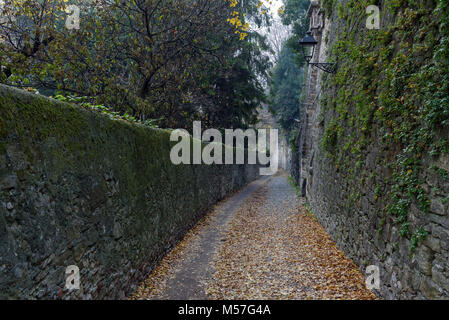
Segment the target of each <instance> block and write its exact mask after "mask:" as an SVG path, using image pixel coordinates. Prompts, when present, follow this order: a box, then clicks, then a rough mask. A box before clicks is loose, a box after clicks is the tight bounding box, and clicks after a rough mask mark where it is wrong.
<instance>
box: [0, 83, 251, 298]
mask: <svg viewBox="0 0 449 320" xmlns="http://www.w3.org/2000/svg"><path fill="white" fill-rule="evenodd" d="M0 119H1V121H0V132H8V135H7V136H3V135H0V144H1V145H2V146H5V148H0V299H7V298H22V299H113V298H118V299H120V298H124V297H126V296H127V295H128V294H130V293H131V292H133V291H134V290H135V289H136V285H137V284H139V283H140V282H141V281H142V280H144V279H145V277H146V276H147V275H148V274H149V272H151V270H152V269H153V268H154V266H155V265H156V264H157V263H158V262H159V260H160V259H161V257H162V256H163V255H164V253H165V252H166V251H167V250H169V249H170V248H171V247H172V246H173V245H174V244H175V243H176V242H177V241H178V240H179V239H181V238H182V236H183V235H184V234H185V232H186V231H187V230H189V229H190V227H192V226H193V225H194V224H195V223H196V222H197V221H198V220H199V219H200V218H201V217H202V216H203V215H204V213H205V212H206V211H207V210H208V209H209V208H210V207H211V206H212V205H213V204H214V203H216V202H217V201H218V200H220V199H221V198H223V197H225V196H226V195H228V194H229V193H231V192H233V191H235V190H236V189H238V188H241V187H242V186H244V185H245V184H247V183H248V182H250V181H252V180H254V179H256V178H257V177H258V176H259V166H257V165H226V166H224V165H223V166H217V165H211V166H208V165H197V166H193V165H192V166H190V165H180V166H175V165H173V164H172V163H171V161H170V149H171V146H172V145H173V143H171V142H170V132H169V131H165V130H154V129H149V128H147V127H144V126H138V125H131V124H128V123H125V122H122V121H111V120H110V119H109V118H107V117H103V116H101V115H99V114H97V113H93V112H89V111H86V110H83V109H80V108H77V107H75V106H73V105H68V104H64V103H60V102H56V101H54V100H50V99H45V98H43V97H40V96H37V95H33V94H26V93H24V92H23V91H19V90H16V89H11V88H7V87H4V86H1V85H0ZM70 265H77V266H78V267H79V269H80V273H81V289H80V290H71V291H69V290H67V289H66V288H65V279H66V274H65V270H66V268H67V267H68V266H70Z"/></svg>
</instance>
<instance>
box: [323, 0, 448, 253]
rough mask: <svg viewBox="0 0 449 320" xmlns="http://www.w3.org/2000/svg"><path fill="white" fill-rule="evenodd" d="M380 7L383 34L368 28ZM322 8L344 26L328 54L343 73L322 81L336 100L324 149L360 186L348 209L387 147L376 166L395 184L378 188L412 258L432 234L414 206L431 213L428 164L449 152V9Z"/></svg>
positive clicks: (416, 1)
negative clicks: (412, 213)
mask: <svg viewBox="0 0 449 320" xmlns="http://www.w3.org/2000/svg"><path fill="white" fill-rule="evenodd" d="M371 4H375V5H378V6H379V7H380V8H381V14H382V15H383V16H382V23H381V28H380V30H369V29H367V28H366V26H365V21H366V18H367V16H366V13H365V10H366V7H367V6H368V5H371ZM321 5H322V7H323V9H324V10H325V12H326V14H327V15H328V16H330V17H331V18H332V21H333V23H334V24H335V25H336V28H333V31H332V34H331V35H330V37H326V38H330V39H332V42H331V43H329V47H330V49H329V56H330V59H335V58H338V60H339V66H338V71H337V74H336V75H332V76H329V75H327V74H325V75H324V76H323V92H329V94H327V95H323V98H322V101H321V105H322V110H323V114H322V115H321V118H322V119H323V120H322V122H321V123H322V125H324V127H325V131H324V136H323V139H322V148H323V149H324V150H325V152H326V154H327V155H328V156H329V157H330V158H331V159H332V160H333V163H334V164H335V167H336V169H337V170H338V171H340V172H344V175H345V176H346V177H349V179H350V180H352V182H356V183H350V184H349V185H352V186H353V192H352V193H351V194H349V195H348V206H350V205H351V203H353V202H355V201H358V200H360V197H361V194H360V191H359V190H360V186H362V185H363V184H364V183H365V182H366V181H367V179H371V178H373V177H374V176H375V175H376V172H375V171H370V170H372V169H369V168H368V167H367V166H366V165H365V163H366V161H367V155H368V150H372V147H373V146H377V147H379V148H380V149H381V151H382V153H381V154H382V155H385V156H379V157H378V159H377V165H378V166H382V167H384V168H387V169H388V170H389V175H388V177H389V179H390V180H389V181H387V183H388V184H389V185H390V187H388V188H385V187H384V186H380V185H378V186H377V187H376V200H377V198H379V199H378V200H379V201H383V205H382V207H383V208H384V209H383V210H384V212H383V213H382V214H383V215H384V216H386V215H391V216H392V217H394V220H395V222H396V223H398V224H399V225H400V235H401V236H403V237H407V238H410V240H411V242H410V243H411V248H410V249H411V252H413V251H414V249H415V248H416V246H417V245H418V244H419V242H420V241H421V240H423V239H424V238H425V236H426V235H427V232H426V231H425V228H424V227H425V226H412V224H411V223H410V221H409V210H410V207H411V205H412V203H416V204H417V206H418V207H419V209H420V210H421V211H423V212H428V211H429V207H430V201H429V195H428V194H427V193H426V191H425V188H423V183H424V182H423V181H422V175H420V173H422V170H424V169H427V168H426V167H425V163H426V162H425V161H424V160H425V159H429V158H432V157H434V158H435V157H437V156H439V155H440V154H442V153H449V138H448V137H447V132H449V131H448V129H449V3H448V1H445V0H434V1H426V0H390V1H369V0H345V1H335V0H324V1H322V2H321ZM369 146H371V147H369ZM379 154H380V153H379ZM354 164H355V165H354ZM440 171H441V169H440ZM443 171H444V170H443ZM440 173H441V175H442V176H444V175H446V176H447V174H448V173H447V172H440ZM382 192H385V193H384V194H383V195H382V197H380V194H381V193H382ZM382 221H383V222H382ZM382 221H381V222H380V223H379V225H380V228H381V227H382V225H383V224H384V223H385V218H383V219H382Z"/></svg>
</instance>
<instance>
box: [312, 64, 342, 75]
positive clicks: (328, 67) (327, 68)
mask: <svg viewBox="0 0 449 320" xmlns="http://www.w3.org/2000/svg"><path fill="white" fill-rule="evenodd" d="M309 64H310V65H312V66H314V67H315V68H318V69H321V70H323V71H324V72H327V73H336V72H337V64H336V63H334V62H330V63H323V62H309Z"/></svg>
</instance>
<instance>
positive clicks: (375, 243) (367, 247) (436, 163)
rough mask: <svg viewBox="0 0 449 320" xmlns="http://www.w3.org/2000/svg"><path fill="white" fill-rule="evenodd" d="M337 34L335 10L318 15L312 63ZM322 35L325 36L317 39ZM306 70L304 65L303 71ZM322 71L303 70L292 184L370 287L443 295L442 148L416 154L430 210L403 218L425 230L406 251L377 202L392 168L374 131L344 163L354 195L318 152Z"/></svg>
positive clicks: (446, 257) (446, 244)
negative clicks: (359, 154)
mask: <svg viewBox="0 0 449 320" xmlns="http://www.w3.org/2000/svg"><path fill="white" fill-rule="evenodd" d="M328 2H329V1H328ZM383 12H385V11H383ZM310 14H311V15H315V16H318V15H320V14H323V13H322V10H321V8H320V6H319V3H318V1H312V6H311V11H310ZM382 19H383V20H382V22H383V24H384V25H385V23H386V22H387V21H386V19H390V20H392V19H394V17H392V16H391V15H390V16H389V15H383V16H382ZM315 20H316V19H315ZM362 22H363V21H362ZM361 27H363V26H361ZM338 32H341V29H340V28H339V18H338V16H337V13H334V14H333V16H332V17H331V19H330V20H328V19H325V23H324V26H321V27H319V28H317V29H314V36H315V37H316V38H317V40H319V41H320V42H321V43H320V46H319V49H318V54H317V56H319V61H320V62H324V61H326V60H327V56H326V55H327V52H328V49H330V47H331V45H332V41H333V39H334V38H335V34H336V33H338ZM325 38H326V39H328V41H324V39H325ZM321 40H323V41H321ZM342 58H344V57H342ZM312 70H313V69H312V67H309V75H310V74H311V71H312ZM354 72H355V71H354ZM329 76H330V77H332V76H334V75H329ZM322 77H323V72H322V71H318V81H316V79H315V78H314V77H313V76H309V89H308V92H307V94H308V104H307V105H306V106H303V107H302V108H303V109H302V112H304V113H306V114H307V117H303V118H302V119H303V121H304V123H303V124H302V133H301V134H302V135H303V136H302V137H300V138H298V139H297V140H298V142H299V143H300V145H299V148H300V150H301V155H302V160H301V164H302V165H301V167H302V170H301V175H300V176H299V177H298V184H302V183H304V185H303V186H304V188H303V194H304V195H305V196H306V198H307V201H308V203H309V204H310V208H311V211H312V212H313V214H314V215H315V216H316V217H317V218H318V220H319V222H320V223H321V224H322V225H323V226H324V227H325V228H326V230H327V231H328V232H329V234H330V235H331V237H332V238H333V239H334V240H335V241H336V243H337V244H338V246H339V247H340V248H341V249H342V250H343V251H344V252H345V253H346V254H347V255H348V256H350V257H351V258H353V259H354V261H355V262H356V263H357V264H358V266H359V267H360V269H361V271H362V272H363V273H365V269H366V267H367V266H368V265H376V266H378V267H379V268H380V280H381V282H380V284H381V286H380V290H379V291H377V290H376V291H375V292H376V293H377V294H378V295H379V296H380V297H382V298H386V299H438V298H448V297H449V203H448V201H447V199H448V195H449V180H448V179H447V178H444V176H442V175H441V174H440V173H438V172H439V171H441V172H448V171H449V156H448V155H447V154H442V155H440V156H439V157H438V158H434V157H430V156H429V157H426V158H424V159H423V166H422V169H421V170H420V174H419V179H420V181H421V182H422V188H423V189H424V190H425V191H426V194H427V195H428V197H429V200H430V210H429V212H423V211H422V210H420V209H419V207H418V204H417V203H416V201H414V202H413V204H412V205H411V208H410V210H409V213H408V220H409V223H410V228H414V229H416V228H418V226H423V228H424V230H425V231H427V232H428V236H427V237H426V238H425V240H424V241H423V242H422V243H420V244H419V245H418V246H417V248H416V250H415V251H414V252H411V251H410V237H402V236H400V230H399V225H398V224H397V223H395V217H394V216H392V215H388V214H387V215H386V214H385V210H384V209H385V205H386V204H385V203H384V201H383V200H384V199H386V196H387V194H388V192H389V191H390V190H391V189H392V179H391V177H392V170H391V168H389V167H388V166H385V165H384V163H385V159H391V158H392V157H394V154H395V153H394V152H395V150H389V151H385V148H382V147H381V146H380V145H379V144H378V140H377V136H376V134H378V133H377V132H376V131H375V129H373V135H372V137H374V139H372V141H371V142H370V143H369V144H368V145H367V147H366V158H365V159H364V160H363V161H361V162H360V163H357V165H356V162H357V161H354V163H353V165H352V166H350V168H349V169H350V170H352V172H353V173H352V175H353V178H363V183H361V184H360V185H359V184H357V187H356V188H357V190H356V191H357V194H358V197H357V198H355V199H351V196H352V194H353V192H354V179H351V178H350V177H349V174H348V170H343V169H342V168H339V167H338V166H336V164H335V162H334V161H333V160H332V159H331V157H329V154H328V153H326V152H325V151H324V150H323V147H322V140H323V137H324V134H325V128H326V125H327V124H328V123H329V121H330V120H331V119H332V117H333V116H334V115H333V113H332V110H329V109H326V110H323V108H322V106H321V104H320V100H319V99H318V100H317V99H316V97H317V96H319V95H320V94H321V95H322V96H323V95H324V96H326V95H332V94H334V93H332V92H326V91H323V89H322V86H321V79H322ZM342 130H343V132H344V135H345V136H346V135H347V136H350V135H351V134H352V132H351V130H350V128H348V127H346V128H342ZM448 136H449V132H447V131H444V132H441V137H446V139H447V137H448ZM338 147H340V148H341V147H342V146H341V145H340V146H339V145H337V148H338ZM345 156H346V157H347V158H348V159H351V156H352V155H351V153H350V152H349V151H348V152H347V154H346V155H345ZM368 173H371V174H368Z"/></svg>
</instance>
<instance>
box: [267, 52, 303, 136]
mask: <svg viewBox="0 0 449 320" xmlns="http://www.w3.org/2000/svg"><path fill="white" fill-rule="evenodd" d="M272 74H273V75H272V80H271V99H270V110H271V111H272V112H273V113H275V114H276V115H277V118H278V121H279V124H280V125H281V127H282V128H283V129H285V130H286V131H287V132H290V131H291V130H292V129H293V127H294V125H295V119H298V118H299V97H300V94H301V89H302V78H303V69H300V68H298V66H297V65H296V64H295V62H294V54H293V52H292V50H291V49H290V48H288V47H287V46H284V47H283V48H282V50H281V54H280V56H279V62H278V64H277V65H276V67H275V68H274V70H273V73H272Z"/></svg>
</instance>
